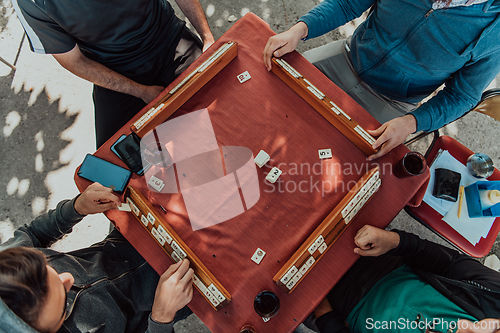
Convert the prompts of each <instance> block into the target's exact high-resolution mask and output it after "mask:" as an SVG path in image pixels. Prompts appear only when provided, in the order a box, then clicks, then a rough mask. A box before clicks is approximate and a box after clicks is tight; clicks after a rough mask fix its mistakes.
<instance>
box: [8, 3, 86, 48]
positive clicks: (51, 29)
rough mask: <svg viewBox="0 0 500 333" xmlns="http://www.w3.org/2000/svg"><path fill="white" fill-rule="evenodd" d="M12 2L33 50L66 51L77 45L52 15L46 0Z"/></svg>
mask: <svg viewBox="0 0 500 333" xmlns="http://www.w3.org/2000/svg"><path fill="white" fill-rule="evenodd" d="M12 3H13V5H14V9H15V10H16V13H17V16H18V18H19V21H21V24H22V26H23V28H24V31H25V32H26V35H27V36H28V39H29V41H30V48H31V50H32V51H34V52H36V53H44V54H45V53H47V54H49V53H64V52H68V51H71V50H72V49H73V48H74V47H75V45H76V41H75V39H74V38H73V37H72V36H70V35H69V34H68V33H67V32H66V31H65V30H64V29H63V28H62V27H60V26H59V25H58V24H57V22H55V21H54V20H53V19H52V18H51V17H50V15H49V14H48V13H47V12H46V9H45V4H44V2H41V1H37V0H12Z"/></svg>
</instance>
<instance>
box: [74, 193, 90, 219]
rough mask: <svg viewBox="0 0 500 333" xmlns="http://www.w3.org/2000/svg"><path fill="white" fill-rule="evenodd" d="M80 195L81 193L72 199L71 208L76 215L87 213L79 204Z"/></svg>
mask: <svg viewBox="0 0 500 333" xmlns="http://www.w3.org/2000/svg"><path fill="white" fill-rule="evenodd" d="M81 197H82V194H81V193H80V194H78V195H77V196H76V198H75V199H74V201H73V209H74V210H75V212H76V213H77V214H78V215H80V216H87V214H86V213H85V208H84V207H83V206H82V205H81V202H80V200H81Z"/></svg>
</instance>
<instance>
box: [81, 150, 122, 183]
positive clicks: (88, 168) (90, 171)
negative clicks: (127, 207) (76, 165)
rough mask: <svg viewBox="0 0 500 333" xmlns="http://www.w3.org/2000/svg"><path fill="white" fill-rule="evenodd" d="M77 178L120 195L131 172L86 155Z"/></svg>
mask: <svg viewBox="0 0 500 333" xmlns="http://www.w3.org/2000/svg"><path fill="white" fill-rule="evenodd" d="M78 176H80V177H82V178H85V179H87V180H90V181H92V182H98V183H100V184H101V185H103V186H106V187H110V188H111V189H112V190H113V191H115V192H118V193H122V192H123V191H124V190H125V187H126V186H127V183H128V181H129V180H130V177H131V176H132V172H130V170H127V169H125V168H122V167H121V166H118V165H116V164H113V163H111V162H108V161H105V160H103V159H102V158H99V157H96V156H94V155H91V154H87V156H85V159H84V160H83V163H82V165H81V166H80V170H78Z"/></svg>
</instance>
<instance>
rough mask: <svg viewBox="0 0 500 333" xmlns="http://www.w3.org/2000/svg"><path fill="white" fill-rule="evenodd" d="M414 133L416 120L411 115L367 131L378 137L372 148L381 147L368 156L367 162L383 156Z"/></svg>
mask: <svg viewBox="0 0 500 333" xmlns="http://www.w3.org/2000/svg"><path fill="white" fill-rule="evenodd" d="M416 131H417V120H416V119H415V117H414V116H413V115H411V114H407V115H405V116H403V117H398V118H394V119H392V120H389V121H388V122H386V123H383V124H382V126H380V127H379V128H377V129H376V130H368V133H370V134H371V135H373V136H379V137H378V139H377V140H376V141H375V143H374V144H373V148H374V149H377V148H379V147H381V148H380V150H379V151H378V152H377V153H376V154H373V155H371V156H368V161H371V160H374V159H376V158H379V157H382V156H384V155H385V154H387V153H388V152H390V151H391V150H393V149H394V148H395V147H396V146H398V145H399V144H401V143H403V142H404V141H405V139H406V138H407V137H408V135H410V134H411V133H415V132H416Z"/></svg>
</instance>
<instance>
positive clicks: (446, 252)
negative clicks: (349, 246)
mask: <svg viewBox="0 0 500 333" xmlns="http://www.w3.org/2000/svg"><path fill="white" fill-rule="evenodd" d="M393 231H395V232H397V233H398V234H399V237H400V239H401V241H400V243H399V246H398V247H397V248H395V249H394V250H392V251H390V252H389V253H390V254H392V255H398V256H402V257H403V258H404V260H405V262H406V263H408V264H409V265H410V267H412V268H416V269H418V270H422V271H427V272H429V273H433V274H436V275H440V276H443V277H446V278H450V279H453V280H458V281H461V280H466V281H475V282H477V283H480V284H481V285H483V286H485V287H487V288H491V289H499V287H500V273H499V272H497V271H494V270H492V269H490V268H488V267H486V266H484V265H483V264H482V263H480V262H479V261H477V260H476V259H473V258H471V257H469V256H467V255H465V254H462V253H459V252H458V251H456V250H453V249H449V248H447V247H444V246H442V245H439V244H436V243H433V242H430V241H427V240H423V239H421V238H419V237H418V236H416V235H413V234H410V233H407V232H404V231H400V230H393Z"/></svg>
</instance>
